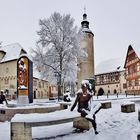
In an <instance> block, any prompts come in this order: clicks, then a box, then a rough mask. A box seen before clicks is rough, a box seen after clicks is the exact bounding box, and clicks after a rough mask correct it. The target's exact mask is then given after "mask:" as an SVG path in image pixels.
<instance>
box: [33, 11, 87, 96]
mask: <svg viewBox="0 0 140 140" xmlns="http://www.w3.org/2000/svg"><path fill="white" fill-rule="evenodd" d="M39 26H40V30H39V31H38V32H37V34H38V35H39V40H38V41H37V45H36V48H35V49H33V50H32V52H33V62H34V64H35V65H36V66H37V67H38V68H39V69H40V73H41V75H42V77H44V78H46V79H47V80H48V81H49V82H51V83H52V82H53V83H54V82H55V83H56V82H57V83H58V85H59V86H61V85H63V83H64V82H66V81H67V82H68V81H70V82H75V80H76V77H77V58H78V59H79V58H83V56H85V55H86V54H85V52H84V51H82V50H81V49H80V47H79V46H80V44H79V40H80V36H81V35H80V36H79V34H78V30H77V27H76V26H74V19H73V18H71V16H70V15H69V14H67V15H61V14H60V13H56V12H55V13H53V14H52V15H51V16H50V17H49V18H48V19H43V20H41V19H40V20H39ZM58 90H60V89H58ZM58 92H59V94H61V93H60V92H61V91H58Z"/></svg>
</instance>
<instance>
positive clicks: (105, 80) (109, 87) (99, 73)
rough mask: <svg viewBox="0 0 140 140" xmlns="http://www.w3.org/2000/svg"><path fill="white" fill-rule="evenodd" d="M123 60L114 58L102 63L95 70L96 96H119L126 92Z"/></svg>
mask: <svg viewBox="0 0 140 140" xmlns="http://www.w3.org/2000/svg"><path fill="white" fill-rule="evenodd" d="M123 64H124V61H123V58H114V59H110V60H107V61H103V62H101V63H100V64H99V65H98V66H97V67H96V69H95V71H96V74H95V89H96V95H106V94H108V95H109V94H118V93H125V92H126V80H125V70H124V69H123Z"/></svg>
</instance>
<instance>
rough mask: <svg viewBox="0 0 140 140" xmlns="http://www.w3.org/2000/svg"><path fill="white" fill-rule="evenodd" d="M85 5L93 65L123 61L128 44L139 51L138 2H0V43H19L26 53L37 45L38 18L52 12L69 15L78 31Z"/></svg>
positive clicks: (130, 0)
mask: <svg viewBox="0 0 140 140" xmlns="http://www.w3.org/2000/svg"><path fill="white" fill-rule="evenodd" d="M84 5H85V6H86V13H87V15H88V17H87V18H88V20H89V22H90V29H91V30H92V31H93V33H94V35H95V36H94V40H95V42H94V45H95V65H97V64H98V63H99V62H101V61H103V60H106V59H110V58H114V57H125V55H126V51H127V47H128V45H129V44H132V45H133V44H134V45H137V46H139V47H140V1H139V0H0V41H3V45H7V44H11V43H15V42H19V43H20V44H21V45H22V46H23V47H24V48H25V49H26V50H27V51H29V50H30V48H31V47H34V46H35V41H37V38H38V37H37V35H36V31H37V30H38V29H39V26H38V20H39V19H40V18H48V17H49V16H50V15H51V14H52V13H53V12H55V11H56V12H60V13H61V14H71V16H72V17H73V18H74V19H75V25H77V26H79V27H80V26H81V21H82V15H83V12H84Z"/></svg>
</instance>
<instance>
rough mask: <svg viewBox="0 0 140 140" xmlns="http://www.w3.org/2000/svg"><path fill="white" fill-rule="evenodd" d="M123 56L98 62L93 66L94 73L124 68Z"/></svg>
mask: <svg viewBox="0 0 140 140" xmlns="http://www.w3.org/2000/svg"><path fill="white" fill-rule="evenodd" d="M124 61H125V59H124V58H113V59H109V60H105V61H103V62H101V63H99V64H98V65H97V66H96V68H95V74H96V75H97V74H103V73H109V72H115V71H122V70H124V68H123V67H124Z"/></svg>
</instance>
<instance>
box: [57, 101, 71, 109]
mask: <svg viewBox="0 0 140 140" xmlns="http://www.w3.org/2000/svg"><path fill="white" fill-rule="evenodd" d="M59 104H60V109H67V108H68V106H71V104H72V103H71V102H59Z"/></svg>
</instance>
